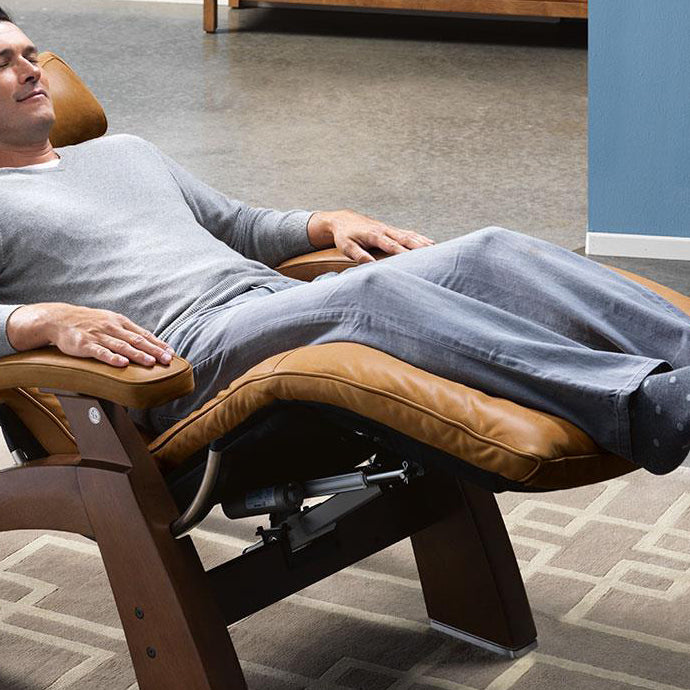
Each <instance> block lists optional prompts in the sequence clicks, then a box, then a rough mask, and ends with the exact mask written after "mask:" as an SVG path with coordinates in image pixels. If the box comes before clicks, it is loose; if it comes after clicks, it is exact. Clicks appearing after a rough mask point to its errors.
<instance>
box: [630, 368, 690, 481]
mask: <svg viewBox="0 0 690 690" xmlns="http://www.w3.org/2000/svg"><path fill="white" fill-rule="evenodd" d="M630 422H631V436H632V452H633V461H634V462H635V463H636V464H638V465H640V466H642V467H644V468H645V469H646V470H649V471H650V472H652V473H653V474H666V473H667V472H671V470H675V469H676V467H678V465H680V464H681V463H682V462H683V460H685V458H686V456H687V455H688V451H690V366H687V367H683V368H682V369H676V370H675V371H667V372H664V373H662V374H652V375H650V376H647V378H646V379H645V380H644V381H643V382H642V385H641V386H640V388H639V389H638V390H637V392H636V393H635V394H634V395H633V397H632V399H631V407H630Z"/></svg>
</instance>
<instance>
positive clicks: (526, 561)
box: [0, 467, 690, 690]
mask: <svg viewBox="0 0 690 690" xmlns="http://www.w3.org/2000/svg"><path fill="white" fill-rule="evenodd" d="M0 480H1V475H0ZM498 501H499V504H500V506H501V510H502V512H503V515H504V517H505V520H506V524H507V526H508V530H509V532H510V534H511V537H512V541H513V544H514V547H515V550H516V553H517V556H518V560H519V563H520V568H521V571H522V574H523V578H524V580H525V585H526V588H527V592H528V595H529V598H530V602H531V604H532V609H533V614H534V617H535V622H536V625H537V630H538V633H539V646H538V647H537V649H536V650H535V651H533V652H531V653H529V654H528V655H526V656H525V657H523V658H521V659H517V660H507V659H503V658H501V657H498V656H496V655H494V654H492V653H490V652H487V651H483V650H481V649H477V648H475V647H472V646H470V645H468V644H465V643H463V642H460V641H458V640H455V639H450V638H447V637H445V636H443V635H442V634H440V633H438V632H436V631H434V630H431V629H430V628H429V626H428V624H427V618H426V611H425V608H424V602H423V599H422V593H421V588H420V585H419V581H418V578H417V574H416V567H415V564H414V558H413V555H412V549H411V546H410V543H409V540H403V541H402V542H399V543H398V544H395V545H394V546H392V547H389V548H388V549H386V550H385V551H382V552H380V553H378V554H375V555H374V556H371V557H369V558H367V559H365V560H363V561H360V562H359V563H357V564H356V565H354V566H352V567H350V568H347V569H345V570H343V571H341V572H340V573H338V574H336V575H333V576H331V577H329V578H327V579H326V580H323V581H322V582H319V583H316V584H314V585H312V586H310V587H307V588H306V589H304V590H302V591H301V592H299V593H296V594H294V595H292V596H290V597H288V598H286V599H284V600H283V601H281V602H278V603H276V604H274V605H272V606H270V607H269V608H267V609H265V610H263V611H260V612H258V613H256V614H254V615H253V616H251V617H249V618H247V619H245V620H243V621H240V622H238V623H236V624H235V625H234V626H233V627H232V628H231V636H232V639H233V642H234V644H235V647H236V649H237V652H238V655H239V658H240V661H241V664H242V667H243V669H244V672H245V676H246V678H247V681H248V684H249V687H250V688H251V690H288V689H289V690H297V689H298V688H305V689H306V688H309V689H313V690H345V689H353V688H362V689H365V690H432V688H433V689H444V690H508V689H514V690H528V689H530V690H533V689H536V690H541V689H543V690H553V689H556V688H574V689H577V690H604V689H605V690H624V689H629V688H648V689H650V690H688V689H690V468H686V467H681V468H680V469H678V470H677V471H676V472H674V473H673V474H671V475H667V476H665V477H654V476H652V475H649V474H647V473H645V472H641V471H639V472H635V473H633V474H630V475H627V476H624V477H622V478H618V479H614V480H612V481H609V482H605V483H602V484H598V485H595V486H590V487H583V488H581V489H571V490H569V491H561V492H553V493H544V494H529V495H526V494H517V493H507V494H501V495H499V496H498ZM259 524H262V520H261V519H260V518H251V519H245V520H237V521H229V520H227V519H225V518H224V517H223V516H222V514H220V513H219V512H218V511H217V510H216V511H214V512H213V513H212V514H211V515H210V516H209V517H208V518H207V520H206V521H205V522H204V523H203V524H202V525H201V527H200V528H198V529H197V530H195V532H193V539H194V542H195V544H196V546H197V548H198V549H199V552H200V554H201V557H202V560H203V561H204V564H205V565H206V566H207V567H211V566H213V565H216V564H218V563H220V562H222V561H223V560H225V559H227V558H228V557H229V556H233V555H236V554H239V553H240V552H241V551H242V549H243V548H245V547H246V546H248V545H249V544H251V543H254V542H255V541H256V537H255V530H256V527H257V526H258V525H259ZM113 529H117V526H116V525H114V526H113ZM132 576H133V577H135V576H136V574H135V573H133V574H132ZM0 643H1V644H0V689H2V690H9V689H10V688H11V689H13V690H14V689H16V690H20V689H21V690H66V689H67V688H74V689H75V690H135V689H136V688H137V684H136V682H135V678H134V674H133V671H132V667H131V663H130V661H129V656H128V654H127V649H126V645H125V642H124V636H123V633H122V629H121V627H120V625H119V619H118V616H117V611H116V609H115V604H114V602H113V600H112V597H111V594H110V589H109V587H108V582H107V578H106V575H105V571H104V569H103V566H102V562H101V560H100V556H99V553H98V549H97V548H96V546H95V545H94V544H93V543H91V542H90V541H88V540H86V539H83V538H81V537H79V536H74V535H67V534H64V533H57V532H35V531H19V532H11V533H5V534H0Z"/></svg>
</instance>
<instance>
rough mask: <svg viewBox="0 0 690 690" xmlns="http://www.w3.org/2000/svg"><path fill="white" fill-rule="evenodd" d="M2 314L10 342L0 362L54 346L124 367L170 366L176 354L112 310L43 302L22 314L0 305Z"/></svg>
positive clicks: (22, 309)
mask: <svg viewBox="0 0 690 690" xmlns="http://www.w3.org/2000/svg"><path fill="white" fill-rule="evenodd" d="M12 309H13V310H12ZM0 310H4V311H11V313H10V314H9V316H8V317H7V318H6V319H5V320H4V329H3V332H4V334H5V341H6V342H5V343H2V347H1V348H0V355H1V356H5V355H9V354H15V352H23V351H25V350H33V349H35V348H39V347H46V346H48V345H55V346H56V347H57V348H58V349H59V350H60V351H61V352H64V353H65V354H68V355H73V356H75V357H92V358H94V359H98V360H100V361H102V362H105V363H106V364H111V365H113V366H116V367H124V366H126V365H127V364H129V362H130V361H132V362H136V363H137V364H143V365H145V366H152V365H153V364H155V362H156V361H158V362H160V363H161V364H170V362H171V360H172V355H174V354H175V353H174V351H173V349H172V348H171V347H170V346H168V345H167V344H166V343H164V342H163V341H162V340H160V339H159V338H156V336H154V335H153V334H152V333H150V332H149V331H147V330H146V329H144V328H142V327H141V326H137V325H136V324H135V323H133V322H132V321H130V320H129V319H128V318H127V317H126V316H123V315H122V314H118V313H117V312H114V311H110V310H108V309H92V308H91V307H80V306H77V305H74V304H67V303H65V302H40V303H37V304H25V305H22V306H19V307H18V308H16V307H14V306H12V307H7V306H5V305H2V306H0ZM0 313H1V312H0ZM7 346H9V348H8V347H7Z"/></svg>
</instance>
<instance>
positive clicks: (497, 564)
mask: <svg viewBox="0 0 690 690" xmlns="http://www.w3.org/2000/svg"><path fill="white" fill-rule="evenodd" d="M451 481H452V480H451ZM449 490H450V491H455V494H456V497H455V499H454V500H455V502H456V503H457V510H456V511H455V512H454V513H452V514H451V515H449V516H448V517H447V518H446V519H444V520H441V521H439V522H437V523H436V524H434V525H432V526H431V527H427V528H426V529H424V530H421V531H420V532H417V533H416V534H414V535H412V537H411V539H412V547H413V549H414V555H415V559H416V561H417V568H418V570H419V577H420V580H421V583H422V589H423V591H424V600H425V602H426V607H427V612H428V614H429V618H430V619H431V625H432V627H433V628H435V629H437V630H439V631H441V632H444V633H447V634H449V635H452V636H454V637H458V638H460V639H463V640H465V641H467V642H471V643H473V644H477V645H479V646H481V647H484V648H486V649H490V650H492V651H494V652H497V653H499V654H503V655H505V656H509V657H513V658H514V657H517V656H520V655H522V654H524V653H526V652H527V651H529V650H530V649H533V648H534V647H535V646H536V637H537V631H536V628H535V627H534V620H533V619H532V613H531V610H530V605H529V602H528V600H527V594H526V592H525V587H524V584H523V582H522V577H521V575H520V571H519V569H518V565H517V561H516V560H515V554H514V552H513V547H512V545H511V543H510V539H509V537H508V533H507V531H506V528H505V524H504V522H503V518H502V516H501V513H500V511H499V509H498V505H497V504H496V499H495V498H494V496H493V494H492V493H490V492H488V491H485V490H484V489H481V488H479V487H477V486H475V485H474V484H469V483H466V482H463V481H462V480H457V489H453V488H451V489H449Z"/></svg>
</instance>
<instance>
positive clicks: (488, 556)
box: [0, 391, 536, 690]
mask: <svg viewBox="0 0 690 690" xmlns="http://www.w3.org/2000/svg"><path fill="white" fill-rule="evenodd" d="M56 394H57V395H58V398H59V399H60V402H61V404H62V407H63V409H64V411H65V414H66V416H67V418H68V420H69V424H70V428H71V430H72V432H73V433H74V436H75V438H76V441H77V445H78V448H79V451H80V455H62V456H58V455H56V456H51V457H48V458H43V459H41V460H37V461H32V464H30V465H28V466H24V467H20V468H16V469H11V470H7V471H5V472H3V473H2V474H1V475H0V530H10V529H25V528H33V529H37V528H38V529H41V528H42V529H59V530H65V531H69V532H75V533H78V534H83V535H85V536H88V537H90V538H93V539H95V540H96V542H97V544H98V546H99V548H100V551H101V555H102V557H103V562H104V564H105V569H106V572H107V574H108V578H109V580H110V585H111V587H112V591H113V595H114V598H115V602H116V604H117V608H118V612H119V614H120V620H121V621H122V626H123V628H124V631H125V636H126V639H127V644H128V646H129V651H130V654H131V657H132V662H133V665H134V669H135V672H136V676H137V680H138V681H139V687H140V688H141V690H161V688H165V690H191V689H193V690H246V683H245V680H244V676H243V674H242V670H241V668H240V664H239V661H238V659H237V655H236V653H235V650H234V647H233V645H232V642H231V640H230V637H229V635H228V631H227V628H226V625H227V624H229V623H231V622H233V621H236V620H239V619H241V618H243V617H245V616H247V615H249V614H250V613H252V612H253V611H257V610H260V609H262V608H264V607H265V606H268V605H269V604H271V603H273V602H275V601H279V600H280V599H282V598H284V597H286V596H289V595H290V594H292V593H293V592H296V591H299V590H300V589H302V588H304V587H306V586H307V585H309V584H312V583H313V582H317V581H319V580H321V579H322V578H324V577H326V576H328V575H330V574H332V573H334V572H338V571H339V570H341V569H342V568H344V567H347V566H348V565H351V564H353V563H356V562H357V561H359V560H361V559H362V558H365V557H366V556H368V555H370V554H373V553H376V552H377V551H380V550H381V549H383V548H385V547H387V546H389V545H391V544H394V543H396V542H397V541H400V540H401V539H404V538H406V537H408V536H410V535H411V538H412V545H413V549H414V554H415V559H416V561H417V565H418V569H419V574H420V579H421V582H422V589H423V592H424V598H425V601H426V605H427V610H428V612H429V617H430V618H431V620H432V621H433V625H434V627H436V628H437V629H441V630H442V631H443V632H446V633H449V634H451V635H454V636H456V637H460V638H461V639H464V640H466V641H470V642H473V643H475V644H476V643H477V642H478V641H479V643H480V644H481V645H482V646H485V647H487V648H491V649H493V650H494V651H498V652H499V653H506V651H507V652H508V653H509V654H513V655H516V654H519V653H520V651H523V650H525V649H526V648H527V647H528V646H529V645H533V644H534V641H535V638H536V631H535V629H534V623H533V621H532V616H531V613H530V608H529V603H528V601H527V597H526V594H525V589H524V586H523V584H522V579H521V577H520V573H519V571H518V567H517V563H516V561H515V556H514V554H513V550H512V547H511V545H510V541H509V539H508V535H507V532H506V530H505V527H504V525H503V520H502V518H501V515H500V512H499V510H498V507H497V505H496V501H495V500H494V497H493V495H492V494H491V493H489V492H487V491H484V490H483V489H479V488H477V487H475V486H474V485H470V484H467V483H465V482H463V481H460V480H455V479H453V478H452V477H449V476H448V475H445V474H441V473H439V472H433V473H432V472H427V473H426V474H425V475H424V476H422V477H419V478H415V479H412V480H411V481H410V483H409V485H407V484H405V485H403V484H396V485H394V486H390V487H388V488H387V490H386V491H379V492H378V494H377V496H376V497H373V496H372V497H371V499H368V498H367V500H366V501H364V500H363V501H360V502H359V503H357V502H356V503H355V504H353V505H352V506H350V507H349V508H348V509H347V510H344V511H342V512H338V510H337V508H334V505H336V504H333V503H331V504H330V505H329V506H324V507H323V510H324V511H325V512H326V513H328V515H329V516H330V515H332V516H333V517H329V520H330V521H335V528H334V529H333V530H326V531H325V533H323V534H321V533H319V535H318V536H317V537H315V538H314V540H313V541H310V542H307V543H306V544H305V545H301V546H300V547H299V549H298V550H296V551H293V550H292V548H291V546H290V543H289V540H277V541H272V542H270V543H266V544H265V545H264V546H262V547H260V548H258V549H254V550H252V551H250V552H247V553H245V554H242V555H241V556H238V557H237V558H234V559H232V560H231V561H229V562H228V563H225V564H223V565H220V566H217V567H215V568H213V569H212V570H210V571H208V572H205V571H204V568H203V566H202V564H201V561H200V560H199V557H198V554H197V552H196V550H195V548H194V545H193V544H192V541H191V539H189V538H188V537H185V538H183V539H179V540H177V539H175V538H173V536H172V534H171V531H170V525H171V523H172V522H173V521H174V520H175V519H176V518H178V517H179V511H178V510H177V507H176V505H175V504H174V502H173V499H172V497H171V495H170V493H169V491H168V488H167V486H166V484H165V481H164V479H163V477H162V476H161V474H160V472H159V471H158V468H157V466H156V464H155V461H154V459H153V457H152V456H151V455H150V454H149V452H148V449H147V447H146V444H145V442H144V441H143V439H142V438H141V435H140V434H139V432H138V431H137V429H136V427H135V425H134V423H133V422H132V420H131V419H130V418H129V416H128V415H127V413H126V411H125V409H124V408H123V407H121V406H119V405H116V404H113V403H108V402H106V401H103V400H99V399H95V398H91V397H88V396H81V395H73V394H68V393H66V392H64V391H56ZM267 480H268V482H269V484H270V477H268V478H267ZM338 505H339V504H338ZM348 505H349V503H348ZM316 510H318V509H317V508H314V511H316ZM310 514H311V515H314V514H315V513H310Z"/></svg>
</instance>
